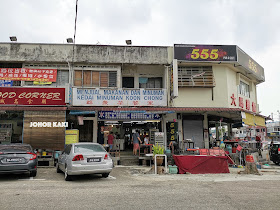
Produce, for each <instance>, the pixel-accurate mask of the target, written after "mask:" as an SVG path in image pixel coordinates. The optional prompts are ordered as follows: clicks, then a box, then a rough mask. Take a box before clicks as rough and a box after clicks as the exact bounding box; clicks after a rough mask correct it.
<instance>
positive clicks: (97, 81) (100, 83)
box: [74, 70, 117, 87]
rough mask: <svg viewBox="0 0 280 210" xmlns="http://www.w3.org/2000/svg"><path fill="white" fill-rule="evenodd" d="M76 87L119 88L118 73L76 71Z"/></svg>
mask: <svg viewBox="0 0 280 210" xmlns="http://www.w3.org/2000/svg"><path fill="white" fill-rule="evenodd" d="M74 85H75V86H83V87H117V71H93V70H75V73H74Z"/></svg>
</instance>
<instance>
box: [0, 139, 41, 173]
mask: <svg viewBox="0 0 280 210" xmlns="http://www.w3.org/2000/svg"><path fill="white" fill-rule="evenodd" d="M37 163H38V158H37V155H36V154H34V153H33V150H32V147H31V146H30V145H29V144H19V143H18V144H0V173H2V174H3V173H29V175H30V177H35V176H36V175H37Z"/></svg>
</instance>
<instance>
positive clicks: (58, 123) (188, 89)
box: [0, 43, 264, 150]
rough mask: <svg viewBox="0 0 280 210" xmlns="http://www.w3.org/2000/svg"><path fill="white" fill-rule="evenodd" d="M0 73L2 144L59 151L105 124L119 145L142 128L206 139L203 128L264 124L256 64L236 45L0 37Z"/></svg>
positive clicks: (100, 134)
mask: <svg viewBox="0 0 280 210" xmlns="http://www.w3.org/2000/svg"><path fill="white" fill-rule="evenodd" d="M0 80H2V82H1V84H0V85H2V87H0V117H1V118H0V129H2V128H3V129H2V131H3V132H2V134H1V136H2V137H0V138H1V139H0V141H2V142H3V143H7V142H24V143H30V144H31V145H32V146H33V147H34V148H38V149H53V150H62V149H63V148H64V145H65V142H66V143H68V142H71V141H74V138H72V137H73V136H75V135H76V136H77V135H78V139H79V141H84V142H99V143H101V144H104V143H106V135H107V134H108V133H109V132H113V133H114V134H115V135H116V138H117V139H118V141H119V142H120V144H121V145H122V146H121V147H122V149H126V148H130V140H131V135H132V133H133V132H135V131H136V130H140V132H141V134H142V135H143V136H144V135H149V137H150V139H151V141H152V143H156V142H159V143H162V144H164V145H165V146H167V145H169V143H170V141H177V142H178V143H179V142H183V141H184V140H187V139H188V140H189V142H193V145H192V146H195V147H200V148H204V147H206V148H208V147H209V145H210V144H211V141H210V139H211V138H210V135H209V128H210V127H219V126H220V125H225V124H226V125H228V127H229V128H230V129H229V130H231V127H233V126H242V125H244V124H247V125H250V126H264V117H263V116H261V115H259V108H258V103H257V93H256V85H257V84H259V83H261V82H264V69H263V68H262V67H261V66H260V65H259V64H257V62H255V61H254V60H253V59H252V58H251V57H249V56H248V55H247V54H246V53H244V52H243V51H242V50H241V49H240V48H239V47H237V46H235V45H230V46H221V45H219V46H217V45H211V46H209V45H207V46H204V45H174V47H173V46H105V45H73V44H30V43H0ZM217 130H218V129H217ZM72 131H73V132H72ZM74 131H79V133H78V134H77V133H75V132H74ZM71 132H72V133H71ZM65 133H66V134H65ZM228 136H230V134H228ZM189 142H188V143H189ZM179 144H180V145H182V144H181V143H179Z"/></svg>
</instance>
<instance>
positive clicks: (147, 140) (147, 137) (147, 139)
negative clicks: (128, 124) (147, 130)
mask: <svg viewBox="0 0 280 210" xmlns="http://www.w3.org/2000/svg"><path fill="white" fill-rule="evenodd" d="M149 143H150V140H149V135H146V136H145V138H144V144H145V145H148V144H149ZM144 153H145V154H147V153H148V147H146V148H145V149H144Z"/></svg>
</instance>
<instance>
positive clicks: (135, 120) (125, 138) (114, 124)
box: [98, 111, 162, 154]
mask: <svg viewBox="0 0 280 210" xmlns="http://www.w3.org/2000/svg"><path fill="white" fill-rule="evenodd" d="M161 130H162V123H161V115H160V114H156V113H148V112H145V111H136V112H133V111H99V112H98V143H100V144H105V145H106V144H108V135H109V134H112V135H113V136H114V145H113V150H115V149H118V148H119V149H120V150H121V151H127V152H128V154H130V152H131V154H132V149H133V144H132V135H133V133H135V132H136V131H139V132H140V138H141V141H142V142H144V138H145V137H146V136H147V137H148V138H149V144H154V143H155V132H159V131H161Z"/></svg>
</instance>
